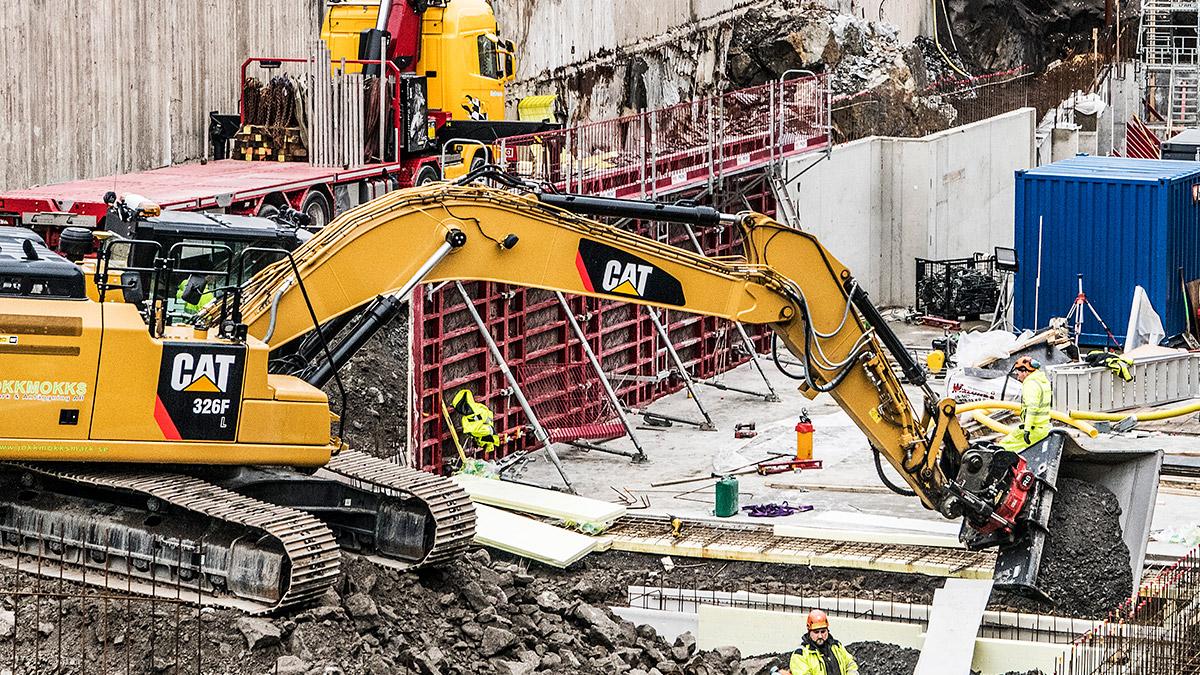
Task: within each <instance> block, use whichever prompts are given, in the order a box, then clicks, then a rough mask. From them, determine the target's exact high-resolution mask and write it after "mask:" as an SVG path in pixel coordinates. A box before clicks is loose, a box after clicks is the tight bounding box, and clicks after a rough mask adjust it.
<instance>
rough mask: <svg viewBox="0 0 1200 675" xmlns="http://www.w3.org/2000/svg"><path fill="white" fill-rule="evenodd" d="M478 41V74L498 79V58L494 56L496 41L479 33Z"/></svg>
mask: <svg viewBox="0 0 1200 675" xmlns="http://www.w3.org/2000/svg"><path fill="white" fill-rule="evenodd" d="M478 43H479V74H480V75H482V76H484V77H490V78H491V79H493V80H498V79H500V67H499V59H497V58H496V43H495V42H494V41H492V40H491V39H490V38H489V37H488V36H487V35H480V36H479V39H478Z"/></svg>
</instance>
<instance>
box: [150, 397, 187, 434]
mask: <svg viewBox="0 0 1200 675" xmlns="http://www.w3.org/2000/svg"><path fill="white" fill-rule="evenodd" d="M154 421H155V422H158V428H159V429H161V430H162V433H163V438H166V439H167V440H168V441H178V440H182V437H181V436H180V435H179V430H178V429H176V428H175V421H174V420H172V419H171V414H170V413H168V412H167V408H166V406H164V405H163V402H162V399H161V398H159V397H157V396H155V397H154Z"/></svg>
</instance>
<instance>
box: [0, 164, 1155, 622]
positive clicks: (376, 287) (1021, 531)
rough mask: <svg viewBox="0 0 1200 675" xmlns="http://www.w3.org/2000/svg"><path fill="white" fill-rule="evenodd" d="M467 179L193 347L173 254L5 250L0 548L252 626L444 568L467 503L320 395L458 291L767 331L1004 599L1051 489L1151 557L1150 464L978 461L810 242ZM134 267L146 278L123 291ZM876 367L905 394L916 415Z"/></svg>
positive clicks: (862, 301)
mask: <svg viewBox="0 0 1200 675" xmlns="http://www.w3.org/2000/svg"><path fill="white" fill-rule="evenodd" d="M467 179H472V180H473V179H487V180H490V181H493V182H495V183H498V184H501V185H503V186H504V187H503V188H493V187H485V186H482V185H479V184H474V183H469V182H466V181H467ZM467 179H464V182H463V183H462V184H436V185H431V186H425V187H415V188H411V189H406V190H400V191H397V192H394V193H391V194H388V195H385V196H383V197H380V198H378V199H376V200H374V201H371V202H369V203H367V204H365V205H363V206H360V207H358V208H356V209H354V210H353V211H350V212H348V213H346V214H345V215H344V216H342V217H340V218H338V219H337V220H335V221H334V222H333V223H331V224H330V225H329V226H328V227H326V228H324V229H323V230H322V231H321V232H319V233H318V234H317V235H316V236H314V237H313V238H312V239H311V240H309V241H308V242H306V243H305V244H304V245H302V246H301V247H300V248H299V249H297V250H296V251H295V252H294V253H292V254H283V253H281V254H280V255H282V256H283V257H282V258H281V259H280V260H279V261H278V262H276V263H274V264H271V265H269V266H267V267H266V268H264V269H262V270H261V271H260V272H258V273H256V274H255V275H253V277H252V278H250V279H249V280H248V282H247V283H245V284H244V285H243V284H238V283H236V280H235V281H234V282H230V283H227V285H225V286H224V296H223V298H222V299H221V300H220V301H218V302H214V303H212V304H210V306H209V307H208V309H206V311H205V313H204V314H203V315H202V317H201V321H200V322H199V323H198V324H197V325H196V326H181V325H171V324H169V323H168V321H167V320H166V319H165V317H164V312H165V310H164V306H165V303H164V301H163V300H164V296H165V294H166V293H168V292H174V289H168V288H167V286H169V284H162V283H158V282H157V281H155V280H154V277H156V276H162V275H167V274H180V273H188V272H189V270H187V269H182V268H181V265H180V263H179V261H181V260H185V259H186V260H193V259H195V258H194V257H187V258H185V257H184V256H182V255H181V254H180V252H179V251H178V250H176V247H172V248H171V250H168V251H162V250H161V247H159V245H158V244H157V243H154V242H144V241H137V240H123V239H110V240H109V241H108V242H106V244H105V246H104V248H103V253H102V255H101V257H100V259H99V260H98V261H97V266H96V271H95V273H94V274H89V275H85V273H84V271H83V270H82V269H81V268H80V267H78V266H77V265H75V264H73V263H71V262H69V261H68V260H66V259H64V258H63V257H60V256H59V255H57V254H55V253H53V252H51V251H49V250H48V249H46V248H45V247H43V246H42V245H41V244H40V243H39V242H38V241H37V238H36V235H32V234H31V233H28V232H27V231H25V232H23V233H22V232H20V231H18V232H6V233H3V235H2V236H0V248H2V249H3V255H0V289H2V290H3V294H2V295H0V333H3V334H4V336H5V338H6V341H5V343H4V344H3V345H2V346H0V360H2V361H0V362H2V363H3V366H4V367H3V373H4V376H3V377H4V378H6V379H4V380H3V381H2V382H0V392H3V393H2V394H0V406H3V408H2V410H3V414H2V415H0V434H2V435H0V438H2V440H0V460H3V461H4V462H5V464H3V465H2V466H3V467H4V469H3V472H0V484H3V485H4V486H5V487H7V488H8V489H7V490H5V491H4V495H5V497H4V502H3V503H4V506H5V508H3V509H2V510H0V514H2V515H0V547H2V548H4V549H6V550H8V551H19V552H21V553H23V554H25V555H30V556H36V557H40V558H42V560H41V561H39V564H41V565H42V566H43V569H48V568H52V566H55V565H59V564H60V563H61V564H62V565H63V566H64V567H65V568H66V573H68V574H69V575H74V576H75V577H76V578H82V579H83V580H85V581H86V580H87V579H89V578H91V579H95V578H96V577H97V576H98V574H97V573H98V572H99V571H100V570H103V571H104V572H105V574H106V575H110V576H111V575H113V574H117V575H126V576H128V577H129V578H130V579H131V580H132V581H134V582H144V581H147V580H150V579H152V578H153V579H156V580H157V581H158V583H159V584H160V585H161V584H168V585H170V586H172V588H174V587H176V586H177V585H182V586H185V587H188V588H193V587H194V588H195V589H196V590H198V591H200V592H205V593H211V594H215V595H218V596H222V597H224V598H226V599H227V600H228V601H229V602H231V603H241V604H242V605H244V606H247V607H257V608H272V607H281V606H287V605H290V604H295V603H299V602H303V601H305V600H307V599H309V598H312V597H314V596H315V595H318V594H320V593H321V592H323V590H324V589H325V588H326V587H328V586H329V585H330V584H332V583H333V582H334V579H335V577H336V575H337V573H338V565H339V553H338V546H339V545H340V546H342V547H345V548H348V549H351V550H355V551H359V552H361V553H363V554H366V555H369V556H372V557H373V558H375V559H377V560H379V561H381V562H382V563H384V564H392V565H401V566H412V565H418V564H427V563H429V562H436V561H438V560H445V559H447V558H449V557H452V556H454V555H456V554H457V553H458V552H459V551H461V549H462V548H463V547H464V546H465V545H466V544H467V543H468V542H469V540H470V539H471V537H472V534H473V529H474V510H473V507H472V505H471V503H470V501H469V499H467V498H466V496H465V495H464V494H463V493H462V491H461V490H459V489H458V488H457V487H455V485H454V484H453V483H452V482H451V481H448V480H446V479H444V478H441V477H438V476H433V475H429V474H423V473H420V472H416V471H412V470H409V469H405V468H403V467H400V466H397V465H394V464H390V463H388V462H385V461H382V460H378V459H375V458H372V457H369V456H367V455H365V454H363V453H360V452H357V451H354V450H351V449H348V448H346V447H344V444H343V443H342V441H341V440H340V439H339V437H338V436H337V434H336V433H331V427H334V428H336V425H337V424H338V423H339V419H338V416H336V415H332V414H331V411H330V407H329V403H328V400H327V398H326V396H325V394H324V393H322V391H321V390H320V388H319V387H320V386H321V385H322V384H324V383H326V382H328V381H330V379H331V378H336V373H337V369H338V368H339V367H340V366H341V365H342V364H344V363H345V362H346V361H347V360H348V359H349V357H350V356H351V355H352V354H353V353H354V352H355V351H356V350H357V348H358V347H359V346H360V345H361V344H363V343H364V342H365V341H366V340H367V339H368V338H369V337H370V335H371V334H372V333H373V332H374V331H376V330H378V328H379V327H381V326H382V325H384V324H385V323H386V322H387V321H388V320H389V319H390V318H391V317H392V316H393V315H394V314H395V312H396V309H397V308H398V306H399V304H400V303H401V302H402V301H403V298H404V297H405V295H406V294H407V293H408V291H409V290H411V288H412V287H413V286H414V285H415V284H417V283H419V282H436V281H440V280H459V279H461V280H486V281H493V282H500V283H508V284H517V285H524V286H531V287H536V288H544V289H550V290H556V291H563V292H567V293H574V294H580V295H588V296H594V297H600V298H607V299H615V300H621V301H626V302H633V303H638V304H645V305H652V306H656V307H664V308H671V309H677V310H683V311H688V312H695V313H700V314H707V315H712V316H717V317H723V318H727V319H731V320H736V321H740V322H743V323H756V324H766V325H768V326H770V327H771V328H772V330H773V331H774V332H775V334H776V336H777V337H778V340H779V342H781V343H783V345H784V346H785V347H786V348H787V349H788V350H789V351H790V352H791V353H792V354H793V355H795V356H796V357H798V358H799V359H800V360H801V361H802V362H803V363H804V364H805V365H806V367H805V368H804V370H803V371H802V372H790V371H785V372H789V374H790V375H791V376H793V377H795V378H797V379H798V380H799V381H800V382H801V387H802V390H803V391H804V392H806V393H807V394H809V395H811V396H815V395H816V394H817V393H818V392H829V393H830V394H831V395H832V396H833V398H834V399H835V400H836V401H837V402H838V403H839V404H840V405H841V406H842V407H843V409H845V411H846V412H847V413H848V414H849V415H850V417H851V418H852V419H853V420H854V422H855V423H856V424H857V426H858V427H859V428H860V429H861V430H862V431H863V433H864V434H865V436H866V438H867V440H868V441H869V443H870V446H871V448H872V449H873V450H875V451H876V452H877V453H878V456H879V457H882V458H883V459H885V460H886V461H887V462H888V463H889V464H890V465H891V466H892V467H893V468H894V469H895V470H896V471H897V472H899V474H900V475H901V476H902V477H903V479H904V480H905V481H906V483H907V484H908V486H909V488H911V490H912V492H913V493H914V494H915V496H916V497H917V498H918V499H920V501H921V503H922V504H924V505H925V506H926V507H927V508H930V509H935V510H937V511H939V512H941V513H942V514H944V515H945V516H946V517H949V518H962V519H963V522H964V524H963V539H964V541H966V542H967V544H968V545H969V546H972V547H977V548H981V547H987V546H999V547H1000V550H1001V555H1000V560H999V562H998V563H997V577H998V579H997V580H998V583H1000V584H1001V585H1008V586H1013V587H1016V588H1019V589H1024V590H1027V591H1030V592H1036V577H1037V569H1038V562H1039V561H1040V558H1041V554H1042V544H1043V540H1044V538H1045V536H1046V531H1045V528H1046V526H1047V523H1048V521H1049V510H1050V507H1051V505H1052V501H1053V497H1054V485H1055V483H1056V481H1057V477H1058V475H1059V473H1060V471H1062V472H1064V473H1067V472H1076V473H1078V474H1079V475H1084V476H1086V477H1088V478H1090V479H1093V480H1098V481H1100V482H1104V483H1105V484H1106V485H1109V486H1112V487H1113V491H1114V493H1115V494H1116V495H1117V497H1118V499H1119V500H1120V501H1121V503H1122V507H1123V509H1124V510H1125V520H1124V521H1123V522H1124V524H1125V534H1126V539H1127V541H1128V542H1130V550H1131V551H1142V550H1144V545H1145V539H1146V527H1145V526H1146V524H1147V522H1148V513H1149V509H1152V508H1153V502H1154V498H1153V494H1154V491H1155V489H1156V486H1157V471H1155V470H1154V468H1153V467H1156V466H1157V463H1156V461H1157V459H1158V456H1157V455H1154V454H1148V455H1147V454H1140V453H1131V452H1119V453H1107V454H1103V455H1095V454H1088V453H1084V452H1083V451H1082V450H1080V449H1079V448H1077V447H1076V446H1075V445H1074V444H1073V443H1072V442H1070V440H1069V439H1068V438H1067V437H1066V436H1065V435H1063V434H1059V433H1055V434H1052V435H1051V437H1050V438H1048V439H1046V440H1045V441H1043V442H1042V443H1041V444H1039V445H1038V446H1035V447H1034V448H1031V449H1030V450H1028V451H1026V452H1025V453H1023V457H1024V458H1025V460H1027V463H1026V462H1025V461H1023V462H1021V463H1020V464H1019V465H1018V466H1017V467H1012V468H1010V469H1008V470H1007V471H1006V472H1004V473H1003V474H999V475H993V473H994V472H991V471H990V468H991V461H990V460H991V456H992V454H993V452H994V449H993V448H992V447H989V446H986V445H973V444H971V443H970V442H969V441H968V438H967V436H966V434H965V433H964V431H963V429H962V428H961V427H960V426H959V423H958V420H957V417H956V415H955V408H954V404H953V402H952V401H949V400H939V399H938V398H937V397H936V396H934V395H933V393H932V391H930V389H929V388H928V387H926V386H925V385H924V379H923V374H922V371H921V369H920V368H919V367H918V366H917V365H916V364H915V363H914V362H913V360H912V358H911V357H910V356H909V355H908V352H907V351H905V350H904V348H903V346H902V345H901V344H900V342H899V340H898V339H897V338H896V336H895V335H894V334H893V333H892V332H891V330H890V329H889V328H888V326H887V324H886V323H885V322H884V321H883V319H882V318H881V317H880V315H879V312H878V311H877V310H876V309H875V307H874V306H873V305H872V304H871V302H870V300H869V299H868V297H867V294H866V292H865V290H864V289H863V288H862V287H861V286H859V285H858V283H857V282H856V280H855V278H854V277H853V275H852V274H851V273H850V271H849V270H848V269H846V268H845V266H843V265H842V264H841V263H840V262H838V260H837V259H836V258H835V257H833V256H832V255H831V254H830V253H829V252H828V251H826V250H825V249H824V247H822V246H821V244H820V242H818V241H817V240H816V238H814V237H813V236H811V235H809V234H806V233H804V232H801V231H798V230H794V229H791V228H788V227H785V226H783V225H780V224H779V223H776V222H774V221H773V220H771V219H770V218H769V217H767V216H764V215H760V214H755V213H744V214H739V215H729V214H721V213H718V212H716V211H714V210H712V209H708V208H705V207H685V206H667V205H662V204H656V203H645V202H628V201H621V200H615V199H601V198H589V197H581V196H575V195H563V194H557V193H554V194H551V193H542V192H538V191H535V190H531V189H529V188H528V187H527V186H525V185H524V184H523V183H521V182H519V181H517V180H516V179H512V178H509V177H507V176H505V175H504V174H501V173H498V172H496V171H494V170H491V169H488V168H485V169H483V170H481V171H477V172H473V175H472V176H468V177H467ZM585 215H593V216H611V217H620V218H641V219H653V220H662V221H678V222H689V223H694V224H700V225H718V224H721V223H726V224H728V223H732V224H734V225H736V227H738V228H739V229H740V231H741V234H742V236H743V237H744V240H745V257H744V258H743V259H728V258H726V259H722V260H711V259H707V258H704V257H701V256H697V255H695V254H692V253H688V252H686V251H683V250H680V249H677V248H673V247H671V246H668V245H666V244H663V243H660V242H657V241H654V240H651V239H647V238H644V237H640V236H637V235H634V234H631V233H628V232H625V231H622V230H619V229H617V228H615V227H612V226H609V225H605V224H602V223H600V222H597V221H595V220H591V219H589V218H587V217H585ZM68 240H70V238H68ZM142 246H147V247H151V248H152V249H154V250H155V251H156V253H157V254H158V255H157V259H156V261H155V263H154V265H153V267H152V269H150V270H146V269H131V268H130V265H129V264H128V263H126V262H124V261H126V260H130V259H137V257H136V256H132V255H131V252H132V251H133V250H134V249H136V248H138V247H142ZM381 251H382V252H387V254H386V256H381V255H380V252H381ZM65 253H66V254H67V256H68V257H70V256H71V252H70V251H67V252H65ZM249 254H250V252H246V251H243V255H249ZM237 267H238V266H237V265H236V264H235V265H233V269H237ZM196 271H197V272H201V273H205V274H211V273H212V270H196ZM146 273H149V274H150V276H151V282H150V283H149V287H148V288H147V289H145V298H144V299H143V300H142V301H141V302H137V303H135V302H126V301H125V300H126V299H127V298H125V297H123V296H124V292H125V291H126V290H128V288H127V287H126V286H127V285H126V284H122V283H121V281H120V280H121V279H123V278H128V275H130V274H146ZM234 276H236V274H235V275H234ZM89 286H91V288H90V289H89V288H88V287H89ZM89 292H90V293H91V297H89ZM889 354H890V356H889ZM892 358H895V359H897V360H898V362H899V364H900V367H901V370H902V371H903V372H904V374H905V376H906V377H907V379H908V380H909V381H910V382H912V383H914V384H916V385H918V386H920V387H921V391H922V393H923V396H922V399H923V400H922V401H920V402H919V403H917V404H916V405H914V403H913V402H912V401H910V399H909V397H908V396H907V394H906V392H905V390H904V388H903V387H902V385H901V383H900V381H899V380H898V378H897V376H896V374H895V373H894V372H893V369H892V363H891V359H892ZM343 421H344V418H343ZM1148 463H1149V464H1151V465H1153V466H1152V467H1151V469H1150V470H1145V467H1146V466H1147V464H1148ZM1131 476H1134V477H1136V478H1135V479H1130V477H1131ZM1139 542H1140V543H1139ZM89 574H90V576H88V575H89Z"/></svg>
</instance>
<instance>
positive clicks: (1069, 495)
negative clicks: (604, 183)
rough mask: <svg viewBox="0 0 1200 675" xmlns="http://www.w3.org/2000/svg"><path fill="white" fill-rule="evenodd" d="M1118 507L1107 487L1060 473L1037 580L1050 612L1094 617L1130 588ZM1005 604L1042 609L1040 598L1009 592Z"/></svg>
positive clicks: (1128, 560)
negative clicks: (1047, 597)
mask: <svg viewBox="0 0 1200 675" xmlns="http://www.w3.org/2000/svg"><path fill="white" fill-rule="evenodd" d="M1120 517H1121V507H1120V505H1119V504H1118V503H1117V498H1116V497H1115V496H1114V495H1113V493H1112V492H1109V491H1108V490H1107V489H1106V488H1104V487H1102V486H1099V485H1096V484H1095V483H1088V482H1086V481H1081V480H1077V479H1074V478H1060V479H1059V481H1058V493H1057V495H1056V496H1055V498H1054V508H1053V510H1052V511H1051V512H1050V534H1049V536H1048V537H1047V538H1046V548H1045V553H1044V555H1043V558H1042V568H1041V570H1040V571H1039V573H1038V586H1039V587H1040V588H1041V589H1042V590H1044V591H1045V592H1046V593H1047V594H1049V595H1050V597H1051V598H1053V599H1054V607H1053V609H1054V613H1056V614H1062V615H1065V616H1074V617H1081V618H1089V619H1097V618H1102V617H1104V616H1105V615H1106V614H1108V612H1109V611H1110V610H1112V609H1113V608H1115V607H1116V606H1117V605H1119V604H1121V603H1122V602H1123V601H1124V600H1125V599H1126V598H1128V597H1129V594H1130V592H1131V591H1132V589H1133V571H1132V569H1131V568H1130V557H1129V548H1128V547H1127V546H1126V545H1125V541H1124V539H1123V538H1122V536H1121V523H1120ZM1007 604H1010V605H1013V606H1016V607H1018V608H1024V609H1025V610H1026V611H1037V612H1045V611H1046V610H1047V609H1048V608H1047V607H1046V605H1045V604H1044V603H1041V602H1038V601H1035V600H1031V599H1028V598H1012V599H1011V600H1010V601H1009V602H1008V603H1007Z"/></svg>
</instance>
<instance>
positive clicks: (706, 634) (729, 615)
mask: <svg viewBox="0 0 1200 675" xmlns="http://www.w3.org/2000/svg"><path fill="white" fill-rule="evenodd" d="M697 616H698V617H699V619H700V625H699V631H698V632H697V633H696V647H697V648H699V649H716V648H717V647H721V646H726V645H731V646H734V647H737V648H738V649H739V650H741V652H742V654H743V655H744V656H761V655H764V654H781V653H784V652H790V651H792V650H793V649H795V648H796V647H798V646H799V645H800V639H801V638H802V637H804V633H805V631H806V630H807V628H806V627H805V625H804V621H805V617H806V615H805V614H801V613H796V612H773V611H769V610H763V609H740V608H736V607H717V606H715V605H701V606H700V611H699V612H697ZM830 629H831V631H830V632H831V634H832V635H833V636H834V637H836V638H837V639H838V640H840V641H841V642H842V644H849V643H851V642H861V641H863V640H875V641H878V642H889V643H891V644H894V645H900V646H901V647H910V648H913V649H920V648H921V643H922V638H921V627H920V626H919V625H917V624H909V623H899V622H895V621H875V620H872V619H851V618H845V617H839V618H838V619H837V622H836V623H833V622H831V624H830Z"/></svg>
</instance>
